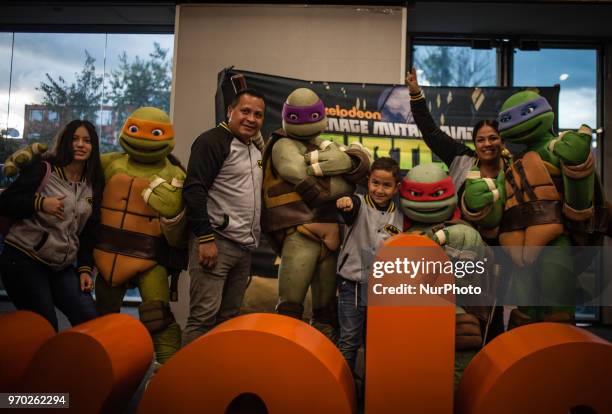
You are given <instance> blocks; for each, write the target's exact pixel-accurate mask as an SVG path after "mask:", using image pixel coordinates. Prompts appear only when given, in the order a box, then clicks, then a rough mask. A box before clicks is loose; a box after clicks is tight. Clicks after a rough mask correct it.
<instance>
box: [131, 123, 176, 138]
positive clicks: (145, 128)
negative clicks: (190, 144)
mask: <svg viewBox="0 0 612 414" xmlns="http://www.w3.org/2000/svg"><path fill="white" fill-rule="evenodd" d="M122 133H123V134H125V135H127V136H129V137H131V138H141V139H150V140H153V141H167V140H170V139H173V138H174V129H173V128H172V124H166V123H163V122H153V121H145V120H144V119H136V118H128V119H127V121H125V124H123V130H122Z"/></svg>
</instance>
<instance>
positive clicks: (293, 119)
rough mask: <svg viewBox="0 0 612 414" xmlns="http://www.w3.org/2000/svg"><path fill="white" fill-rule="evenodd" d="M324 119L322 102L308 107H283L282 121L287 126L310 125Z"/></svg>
mask: <svg viewBox="0 0 612 414" xmlns="http://www.w3.org/2000/svg"><path fill="white" fill-rule="evenodd" d="M323 118H325V105H323V101H322V100H320V99H319V100H318V101H317V102H316V103H314V104H312V105H310V106H293V105H289V104H288V103H287V102H285V104H284V105H283V120H284V121H285V122H287V123H288V124H298V125H299V124H312V123H315V122H319V121H320V120H321V119H323Z"/></svg>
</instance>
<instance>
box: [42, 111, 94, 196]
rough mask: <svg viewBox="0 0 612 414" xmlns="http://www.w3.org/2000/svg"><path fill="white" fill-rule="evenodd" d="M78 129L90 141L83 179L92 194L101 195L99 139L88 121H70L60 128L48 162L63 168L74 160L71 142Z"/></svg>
mask: <svg viewBox="0 0 612 414" xmlns="http://www.w3.org/2000/svg"><path fill="white" fill-rule="evenodd" d="M79 127H85V129H87V132H88V133H89V138H90V140H91V155H90V156H89V159H88V160H87V162H86V163H85V169H84V170H83V173H84V174H85V179H86V180H87V182H88V183H89V184H90V185H91V187H92V189H93V191H94V194H96V195H98V194H97V193H100V194H101V191H102V188H103V187H104V177H103V175H102V163H101V162H100V139H99V138H98V133H97V132H96V127H95V126H94V125H93V124H92V123H91V122H89V121H86V120H83V119H75V120H74V121H70V122H68V123H67V124H66V126H64V128H62V129H61V130H60V131H59V132H58V133H57V136H56V137H55V144H54V146H53V151H51V154H50V156H49V157H48V161H49V162H50V163H51V164H53V165H56V166H58V167H65V166H66V165H68V164H70V163H71V162H72V161H73V160H74V150H73V149H72V140H73V138H74V133H75V132H76V130H77V129H78V128H79Z"/></svg>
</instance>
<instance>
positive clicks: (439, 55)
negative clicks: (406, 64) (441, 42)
mask: <svg viewBox="0 0 612 414" xmlns="http://www.w3.org/2000/svg"><path fill="white" fill-rule="evenodd" d="M413 56H414V67H415V68H416V69H417V73H418V75H419V82H420V84H421V85H423V86H495V85H496V83H497V63H496V51H495V50H494V49H490V50H480V49H472V48H471V47H468V46H425V45H417V46H414V49H413Z"/></svg>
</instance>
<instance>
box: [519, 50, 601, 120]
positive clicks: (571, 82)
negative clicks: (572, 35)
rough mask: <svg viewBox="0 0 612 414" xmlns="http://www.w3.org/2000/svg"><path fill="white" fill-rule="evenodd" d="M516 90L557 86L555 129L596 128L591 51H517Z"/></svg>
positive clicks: (594, 58)
mask: <svg viewBox="0 0 612 414" xmlns="http://www.w3.org/2000/svg"><path fill="white" fill-rule="evenodd" d="M514 84H515V85H516V86H552V85H556V84H560V85H561V94H560V96H559V115H558V116H559V128H560V129H569V128H578V127H579V126H580V125H581V124H587V125H589V126H591V127H592V128H595V127H597V126H598V124H597V51H596V50H594V49H542V50H539V51H521V50H517V51H516V54H515V56H514Z"/></svg>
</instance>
